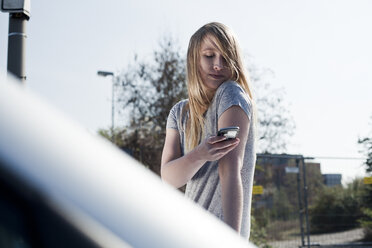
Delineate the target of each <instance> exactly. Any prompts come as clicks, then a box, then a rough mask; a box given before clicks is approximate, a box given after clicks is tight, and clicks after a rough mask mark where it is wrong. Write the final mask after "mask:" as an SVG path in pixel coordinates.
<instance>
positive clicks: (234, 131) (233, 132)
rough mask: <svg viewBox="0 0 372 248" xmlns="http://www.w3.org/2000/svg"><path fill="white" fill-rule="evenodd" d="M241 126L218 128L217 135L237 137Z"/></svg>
mask: <svg viewBox="0 0 372 248" xmlns="http://www.w3.org/2000/svg"><path fill="white" fill-rule="evenodd" d="M238 133H239V127H225V128H221V129H220V130H218V133H217V136H225V137H226V138H228V139H235V138H236V136H238Z"/></svg>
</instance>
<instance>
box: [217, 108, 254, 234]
mask: <svg viewBox="0 0 372 248" xmlns="http://www.w3.org/2000/svg"><path fill="white" fill-rule="evenodd" d="M228 126H239V127H240V132H239V135H238V137H239V139H240V143H239V145H238V146H237V147H236V149H234V150H232V151H231V152H229V153H227V154H226V155H225V156H224V157H222V158H221V159H220V160H219V167H218V173H219V177H220V182H221V189H222V209H223V215H224V222H226V223H227V224H228V225H229V226H231V227H232V228H234V229H235V230H236V231H238V232H240V227H241V221H242V214H243V185H242V179H241V174H240V171H241V168H242V167H243V158H244V151H245V145H246V142H247V137H248V132H249V119H248V116H247V115H246V114H245V112H244V111H243V110H242V109H241V108H240V107H238V106H232V107H231V108H229V109H228V110H226V111H225V112H224V113H223V114H222V115H221V117H220V118H219V120H218V127H219V128H223V127H228Z"/></svg>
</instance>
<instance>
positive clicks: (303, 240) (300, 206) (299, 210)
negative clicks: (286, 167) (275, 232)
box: [296, 158, 305, 247]
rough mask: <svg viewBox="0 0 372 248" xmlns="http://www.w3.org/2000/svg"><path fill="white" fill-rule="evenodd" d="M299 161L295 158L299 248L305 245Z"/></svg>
mask: <svg viewBox="0 0 372 248" xmlns="http://www.w3.org/2000/svg"><path fill="white" fill-rule="evenodd" d="M299 163H300V160H299V158H296V167H297V169H298V173H297V193H298V213H299V215H300V218H299V219H300V229H301V247H302V246H304V245H305V239H304V228H303V224H302V218H303V215H302V214H303V211H302V201H301V177H300V166H299Z"/></svg>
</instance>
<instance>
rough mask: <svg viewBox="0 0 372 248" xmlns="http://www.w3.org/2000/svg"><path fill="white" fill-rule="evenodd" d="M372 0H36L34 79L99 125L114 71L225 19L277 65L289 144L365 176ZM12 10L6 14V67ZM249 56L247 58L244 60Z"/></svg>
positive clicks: (2, 25) (2, 66) (30, 46)
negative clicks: (290, 127) (167, 38)
mask: <svg viewBox="0 0 372 248" xmlns="http://www.w3.org/2000/svg"><path fill="white" fill-rule="evenodd" d="M371 9H372V1H369V0H354V1H346V0H328V1H324V0H313V1H302V0H301V1H299V0H282V1H275V0H264V1H258V0H256V1H253V0H245V1H237V0H233V1H228V2H227V1H219V0H215V1H211V0H205V1H195V0H188V1H172V0H159V1H141V0H136V1H124V0H120V1H119V0H116V1H115V0H106V1H97V0H92V1H72V0H66V1H45V0H44V1H43V0H39V1H32V0H31V18H30V20H29V22H28V23H27V47H26V74H27V81H26V85H27V87H28V88H30V89H31V90H33V91H36V92H37V93H38V94H39V95H41V96H42V97H43V98H45V99H46V100H47V101H48V102H50V103H51V104H53V105H55V106H56V107H57V108H59V109H60V110H61V111H62V112H64V113H65V114H66V115H68V116H70V117H71V118H72V119H75V120H76V121H77V122H79V123H80V124H81V125H83V126H84V127H86V129H88V130H90V131H91V132H94V133H95V132H96V131H97V130H98V129H100V128H109V127H110V125H111V79H110V78H109V77H106V78H104V77H99V76H97V70H107V71H113V72H115V73H118V72H119V71H120V70H122V69H123V68H125V67H126V66H127V65H128V64H129V63H131V62H133V57H134V55H135V54H138V56H139V58H143V59H146V58H151V56H152V52H153V51H154V49H156V48H157V47H158V44H159V40H160V39H161V38H162V37H164V35H169V34H170V35H171V36H172V37H174V38H175V39H176V40H177V41H178V43H179V45H180V47H181V49H182V50H183V51H184V52H186V49H187V45H188V42H189V39H190V37H191V35H192V34H193V33H194V32H195V31H196V30H197V29H198V28H199V27H201V26H202V25H204V24H205V23H208V22H211V21H218V22H222V23H224V24H226V25H227V26H229V27H230V28H231V29H232V30H233V31H234V33H235V34H236V35H237V37H238V39H239V41H240V45H241V48H242V51H243V53H244V55H245V57H246V58H247V57H248V58H249V60H250V61H249V63H253V64H254V65H256V66H258V67H260V68H268V69H270V70H271V71H273V76H271V77H270V78H269V83H270V85H271V87H272V88H283V89H284V90H285V92H286V94H285V98H284V99H285V103H286V104H288V106H289V107H288V109H289V111H290V113H291V115H292V117H293V120H294V122H295V125H296V129H295V132H294V135H293V136H292V137H291V139H290V144H289V145H288V149H287V151H286V152H287V153H289V154H303V155H304V156H306V157H315V161H318V162H320V163H321V167H322V173H342V175H343V181H344V182H347V181H350V180H351V179H352V178H354V177H355V176H363V175H364V168H363V166H362V160H360V159H335V157H338V158H361V157H363V155H362V154H361V153H360V152H359V151H360V149H361V147H360V146H359V145H358V144H357V141H358V138H361V137H365V136H367V135H371V130H372V123H371V122H372V119H371V116H372V97H371V92H372V70H371V69H372V46H371V44H372V33H371V32H369V30H370V25H371V23H372V15H370V10H371ZM7 33H8V14H5V13H0V70H1V71H4V72H5V71H6V51H7ZM246 63H247V64H248V62H246Z"/></svg>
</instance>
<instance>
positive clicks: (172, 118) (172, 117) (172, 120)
mask: <svg viewBox="0 0 372 248" xmlns="http://www.w3.org/2000/svg"><path fill="white" fill-rule="evenodd" d="M177 105H178V104H176V105H174V106H173V107H172V109H171V110H170V111H169V115H168V119H167V128H173V129H176V130H178V125H177V115H176V112H177V111H176V109H177Z"/></svg>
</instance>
